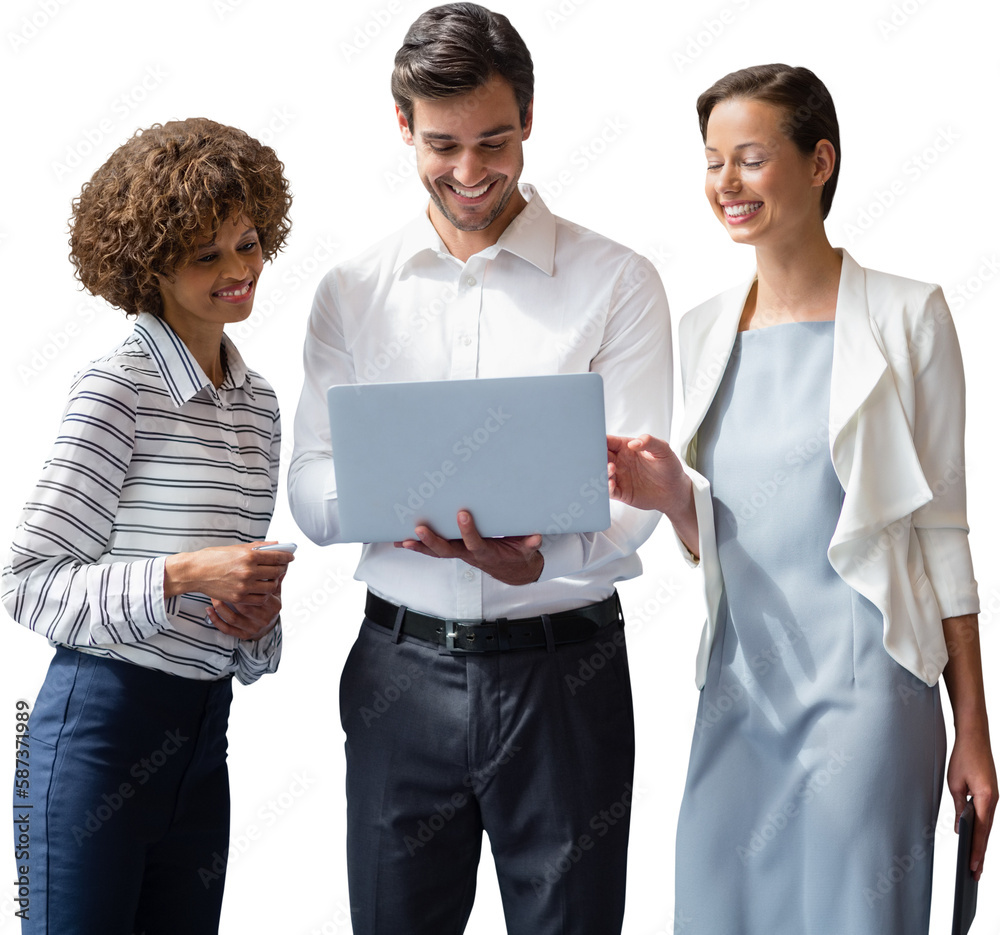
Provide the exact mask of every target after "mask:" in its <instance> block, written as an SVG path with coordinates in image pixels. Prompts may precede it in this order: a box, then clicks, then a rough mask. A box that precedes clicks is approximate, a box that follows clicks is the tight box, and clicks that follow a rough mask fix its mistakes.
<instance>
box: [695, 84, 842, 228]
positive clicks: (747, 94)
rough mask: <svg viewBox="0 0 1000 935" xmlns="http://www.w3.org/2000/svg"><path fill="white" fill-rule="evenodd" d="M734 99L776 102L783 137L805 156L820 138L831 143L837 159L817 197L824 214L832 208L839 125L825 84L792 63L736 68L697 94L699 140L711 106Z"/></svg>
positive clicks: (710, 111)
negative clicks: (781, 113) (783, 117)
mask: <svg viewBox="0 0 1000 935" xmlns="http://www.w3.org/2000/svg"><path fill="white" fill-rule="evenodd" d="M732 98H743V99H745V100H752V101H763V102H764V103H766V104H773V105H774V106H775V107H780V108H781V110H783V111H784V114H785V120H784V126H783V130H784V132H785V136H787V137H788V138H789V139H790V140H791V141H792V142H793V143H794V144H795V145H796V146H797V147H798V148H799V151H800V152H802V153H804V154H806V155H812V153H813V152H814V151H815V149H816V144H817V143H818V142H819V141H820V140H829V141H830V142H831V143H832V144H833V148H834V151H835V153H836V160H835V161H834V163H833V172H832V174H831V175H830V178H828V179H827V181H826V185H824V186H823V197H822V199H821V201H820V205H821V207H822V211H823V218H824V219H825V218H826V216H827V215H828V214H829V213H830V205H831V204H833V195H834V192H836V190H837V176H838V175H839V174H840V125H839V124H838V123H837V111H836V109H835V108H834V106H833V98H832V97H831V96H830V92H829V91H827V89H826V85H825V84H823V82H822V81H820V80H819V78H817V77H816V76H815V75H814V74H813V73H812V72H811V71H810V70H809V69H808V68H792V67H791V66H790V65H781V64H777V65H755V66H753V67H752V68H743V69H741V70H740V71H734V72H732V73H731V74H728V75H726V77H725V78H720V79H719V80H718V81H716V82H715V84H713V85H712V87H710V88H709V89H708V90H707V91H705V92H704V93H703V94H702V95H701V97H699V98H698V125H699V126H700V127H701V138H702V141H704V140H705V136H706V133H707V132H708V117H709V114H711V113H712V108H713V107H715V105H716V104H719V103H721V102H722V101H727V100H731V99H732Z"/></svg>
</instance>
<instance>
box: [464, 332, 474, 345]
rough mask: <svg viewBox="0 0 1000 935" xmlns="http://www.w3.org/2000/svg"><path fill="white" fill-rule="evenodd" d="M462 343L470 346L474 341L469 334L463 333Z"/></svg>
mask: <svg viewBox="0 0 1000 935" xmlns="http://www.w3.org/2000/svg"><path fill="white" fill-rule="evenodd" d="M462 343H463V344H464V345H465V346H466V347H468V346H469V345H470V344H471V343H472V338H471V337H470V336H469V335H467V334H463V335H462Z"/></svg>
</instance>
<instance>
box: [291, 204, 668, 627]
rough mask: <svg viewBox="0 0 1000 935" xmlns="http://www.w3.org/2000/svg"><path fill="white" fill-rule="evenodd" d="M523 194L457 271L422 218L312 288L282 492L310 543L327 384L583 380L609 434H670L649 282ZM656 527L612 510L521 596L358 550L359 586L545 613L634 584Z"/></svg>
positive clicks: (657, 304) (617, 248)
mask: <svg viewBox="0 0 1000 935" xmlns="http://www.w3.org/2000/svg"><path fill="white" fill-rule="evenodd" d="M520 188H521V192H522V194H523V195H524V197H525V198H526V199H527V201H528V204H527V205H526V207H525V208H523V209H522V211H521V213H520V215H518V217H517V218H515V220H514V221H513V222H512V223H511V224H510V226H509V227H508V228H507V229H506V230H505V231H504V233H503V234H502V235H501V237H500V239H499V240H498V241H497V243H496V244H494V245H493V246H491V247H488V248H487V249H485V250H483V251H481V252H480V253H477V254H475V255H474V256H472V257H470V258H469V259H468V261H466V262H465V263H463V262H461V261H460V260H459V259H457V258H456V257H455V256H453V255H452V254H450V253H449V252H448V250H447V248H446V247H445V246H444V244H443V243H442V241H441V238H440V237H439V236H438V234H437V232H436V231H435V229H434V227H433V225H432V224H431V222H430V220H429V219H428V217H427V215H426V213H425V214H423V215H421V216H420V217H418V218H417V219H416V220H415V221H414V222H413V223H411V224H409V225H408V226H407V227H404V228H403V229H402V230H401V231H399V232H397V233H396V234H394V235H392V236H391V237H389V238H387V239H386V240H384V241H382V242H381V243H379V244H377V245H376V246H374V247H373V248H371V249H370V250H368V251H366V252H365V253H363V254H361V255H360V256H358V257H356V258H355V259H353V260H350V261H348V262H345V263H343V264H341V265H339V266H337V267H335V268H334V269H333V270H331V271H330V272H329V273H328V274H327V275H326V277H325V278H324V279H323V281H322V282H321V283H320V286H319V288H318V289H317V291H316V297H315V300H314V303H313V308H312V314H311V316H310V319H309V326H308V332H307V335H306V341H305V352H304V356H305V362H304V366H305V382H304V385H303V389H302V397H301V399H300V400H299V407H298V411H297V412H296V416H295V448H294V452H293V456H292V463H291V468H290V470H289V478H288V485H289V487H288V489H289V500H290V503H291V508H292V513H293V515H294V516H295V519H296V521H297V522H298V524H299V526H300V528H301V529H302V531H303V532H304V533H305V534H306V535H307V536H309V538H310V539H312V540H313V541H314V542H317V543H319V544H321V545H326V544H329V543H333V542H338V541H340V539H339V532H340V530H339V523H338V513H337V491H336V485H335V481H334V473H333V462H332V457H331V452H330V427H329V422H328V417H327V403H326V390H327V388H328V387H329V386H331V385H333V384H343V383H382V382H400V381H408V380H460V379H469V378H475V377H510V376H533V375H539V374H552V373H580V372H586V371H594V372H596V373H600V374H601V376H602V377H603V380H604V393H605V413H606V420H607V427H608V431H609V432H610V433H612V434H621V435H637V434H640V433H642V432H651V433H653V434H654V435H658V436H660V437H666V435H667V434H668V432H669V426H670V412H671V391H672V385H673V384H672V369H671V347H670V319H669V312H668V309H667V300H666V296H665V294H664V292H663V285H662V283H661V282H660V278H659V276H658V274H657V272H656V270H655V268H654V267H653V266H652V264H651V263H649V262H648V261H647V260H645V259H643V258H642V257H640V256H638V255H637V254H635V253H633V252H632V251H630V250H628V249H626V248H625V247H622V246H621V245H619V244H617V243H614V242H613V241H611V240H608V239H607V238H605V237H601V236H600V235H598V234H595V233H593V232H591V231H588V230H586V229H584V228H582V227H579V226H577V225H575V224H571V223H569V222H568V221H564V220H563V219H561V218H557V217H555V216H553V215H552V214H551V212H549V210H548V208H546V206H545V205H544V203H543V202H542V200H541V198H540V197H539V196H538V195H537V194H535V191H534V189H533V188H532V187H531V186H528V185H521V187H520ZM364 442H365V440H364V438H360V437H359V438H358V444H359V445H363V444H364ZM525 456H526V457H530V453H526V455H525ZM401 457H405V453H401ZM658 516H659V514H658V513H656V512H643V511H639V510H635V509H632V508H630V507H625V506H623V505H621V504H620V503H612V505H611V517H612V521H611V527H610V528H609V529H608V530H606V531H605V532H600V533H586V534H567V535H561V536H547V537H545V539H544V540H543V543H542V547H541V552H542V555H543V557H544V559H545V565H544V568H543V571H542V575H541V578H540V579H539V580H538V581H536V582H534V583H532V584H528V585H522V586H517V587H515V586H511V585H506V584H503V583H501V582H499V581H497V580H496V579H494V578H491V577H490V576H489V575H486V574H484V573H483V572H481V571H479V570H478V569H476V568H473V567H471V566H470V565H467V564H466V563H464V562H462V561H459V560H457V559H436V558H432V557H429V556H425V555H420V554H417V553H414V552H410V551H408V550H405V549H397V548H395V547H394V546H393V545H392V543H369V544H366V545H365V546H364V548H363V550H362V555H361V561H360V563H359V565H358V569H357V573H356V575H355V577H356V578H358V579H359V580H361V581H364V582H366V583H367V584H368V586H369V588H370V589H371V590H372V591H373V592H375V593H376V594H378V595H379V596H381V597H384V598H385V599H387V600H390V601H392V602H394V603H397V604H405V605H406V606H407V607H410V608H412V609H414V610H417V611H421V612H423V613H429V614H434V615H436V616H440V617H455V618H464V619H487V620H491V619H495V618H497V617H500V616H506V617H511V618H515V617H523V616H533V615H536V614H539V613H546V612H547V613H554V612H556V611H559V610H568V609H571V608H574V607H579V606H582V605H584V604H588V603H591V602H594V601H599V600H602V599H604V598H606V597H608V596H610V594H611V592H612V588H613V583H614V582H615V581H618V580H621V579H624V578H632V577H634V576H636V575H638V574H639V573H640V572H641V570H642V565H641V563H640V561H639V558H638V556H637V555H636V554H635V550H636V548H637V547H638V546H639V545H640V544H641V543H642V542H643V541H644V540H645V539H646V538H647V537H648V536H649V534H650V533H651V532H652V530H653V527H654V526H655V525H656V521H657V518H658ZM533 531H534V530H530V529H526V530H524V532H525V533H526V534H527V533H531V532H533Z"/></svg>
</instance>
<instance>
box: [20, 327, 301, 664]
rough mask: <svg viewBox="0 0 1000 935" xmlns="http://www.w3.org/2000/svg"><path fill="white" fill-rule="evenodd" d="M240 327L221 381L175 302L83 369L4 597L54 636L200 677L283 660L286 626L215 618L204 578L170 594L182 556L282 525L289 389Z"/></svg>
mask: <svg viewBox="0 0 1000 935" xmlns="http://www.w3.org/2000/svg"><path fill="white" fill-rule="evenodd" d="M223 341H224V342H225V348H226V354H227V362H228V373H227V374H226V379H225V381H224V382H223V384H222V385H221V386H220V387H219V388H218V389H216V388H215V387H214V386H213V385H212V382H211V381H210V380H209V379H208V377H207V376H206V375H205V373H204V371H202V369H201V367H200V366H199V365H198V363H197V361H195V359H194V357H193V356H192V355H191V352H190V351H189V350H188V349H187V347H186V346H185V345H184V343H183V341H181V339H180V338H179V337H178V336H177V334H176V333H175V332H174V331H173V329H171V328H170V326H169V325H167V324H166V323H165V322H164V321H163V320H162V319H161V318H158V317H157V316H155V315H150V314H148V313H143V314H141V315H140V316H139V317H138V319H137V321H136V323H135V330H134V331H133V333H132V335H131V336H130V337H129V338H128V339H127V340H126V341H125V342H123V343H122V344H121V345H120V346H119V347H118V348H116V349H115V350H114V351H113V352H112V353H111V354H109V355H108V356H107V357H104V358H101V359H100V360H98V361H94V363H92V364H91V365H90V367H89V368H88V369H86V370H84V371H83V372H82V373H80V374H79V375H78V376H77V377H76V380H75V381H74V384H73V388H72V390H71V392H70V399H69V403H68V404H67V407H66V412H65V414H64V416H63V421H62V426H61V427H60V430H59V435H58V437H57V438H56V443H55V447H54V449H53V451H52V455H51V457H50V458H49V460H48V461H46V463H45V467H44V469H43V471H42V476H41V479H40V480H39V482H38V486H37V487H36V488H35V491H34V493H33V494H32V496H31V499H30V500H29V501H28V503H27V505H26V506H25V509H24V513H23V514H22V516H21V521H20V523H19V524H18V527H17V531H16V533H15V537H14V543H13V546H12V547H11V555H10V559H9V561H8V563H7V565H6V567H5V568H4V576H3V600H4V604H5V605H6V607H7V610H8V611H9V612H10V614H11V616H12V617H14V619H15V620H17V621H18V622H19V623H22V624H24V626H26V627H29V628H30V629H32V630H35V631H37V632H38V633H41V634H42V635H44V636H46V637H48V639H49V640H51V641H52V642H53V643H58V644H61V645H63V646H68V647H71V648H73V649H76V650H79V651H81V652H86V653H93V654H95V655H99V656H106V657H110V658H112V659H121V660H125V661H128V662H132V663H135V664H137V665H140V666H145V667H146V668H151V669H158V670H160V671H163V672H169V673H171V674H173V675H181V676H186V677H187V678H193V679H217V678H221V677H222V676H225V675H229V674H231V673H235V674H236V676H237V677H238V678H239V680H240V681H241V682H244V683H249V682H253V681H255V680H256V679H258V678H259V677H260V676H261V675H262V674H263V673H265V672H273V671H274V670H275V669H276V668H277V666H278V658H279V656H280V652H281V630H280V626H278V627H275V629H274V630H272V631H271V632H270V633H269V634H267V635H266V636H265V637H263V638H262V639H260V640H258V641H256V642H254V641H243V640H239V639H237V638H236V637H233V636H227V635H226V634H224V633H221V632H220V631H219V630H217V629H215V627H213V626H212V625H211V624H210V623H209V622H208V620H207V619H206V617H205V611H206V609H207V607H208V605H209V601H208V598H207V597H205V596H204V595H203V594H194V593H192V594H182V595H179V596H178V597H174V598H170V599H164V595H163V567H164V563H165V561H166V556H167V555H170V554H173V553H175V552H189V551H194V550H196V549H201V548H205V547H207V546H217V545H233V544H236V543H239V542H253V541H255V540H258V539H263V538H265V536H266V535H267V527H268V524H269V522H270V520H271V512H272V510H273V509H274V498H275V491H276V487H277V481H278V453H279V448H280V443H281V428H280V420H279V416H278V401H277V398H276V397H275V394H274V390H273V389H271V387H270V385H269V384H268V383H267V382H266V381H265V380H264V379H263V378H262V377H261V376H260V375H259V374H257V373H255V372H253V371H252V370H248V369H247V367H246V365H245V364H244V363H243V359H242V358H241V357H240V354H239V352H238V351H237V350H236V348H235V346H234V345H233V344H232V342H230V341H229V339H228V338H223Z"/></svg>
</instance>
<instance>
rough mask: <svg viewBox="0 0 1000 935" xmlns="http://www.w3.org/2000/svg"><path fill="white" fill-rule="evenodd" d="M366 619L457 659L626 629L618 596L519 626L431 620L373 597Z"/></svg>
mask: <svg viewBox="0 0 1000 935" xmlns="http://www.w3.org/2000/svg"><path fill="white" fill-rule="evenodd" d="M400 614H402V619H401V620H400V619H399V617H400ZM365 616H366V617H367V618H368V619H369V620H371V621H372V623H375V624H378V626H380V627H385V629H387V630H392V631H393V633H395V634H397V636H398V635H399V634H403V635H404V636H414V637H416V638H417V639H420V640H426V641H427V642H428V643H434V644H436V645H437V646H440V647H441V648H442V650H443V651H444V652H452V653H490V652H505V651H507V650H512V649H537V648H539V647H547V648H548V649H550V650H551V649H553V648H554V647H555V646H558V645H560V644H562V643H579V642H581V641H582V640H586V639H589V638H590V637H591V636H593V635H594V634H595V633H596V632H597V631H598V630H600V629H601V628H602V627H606V626H607V625H608V624H611V623H618V624H620V625H624V618H623V617H622V612H621V603H620V602H619V600H618V592H617V591H616V592H615V593H614V594H612V595H611V597H609V598H607V599H606V600H603V601H598V602H597V603H596V604H587V605H586V606H585V607H577V608H575V609H574V610H561V611H559V612H558V613H554V614H542V615H541V616H538V617H519V618H515V619H514V620H508V619H507V618H506V617H500V618H499V619H497V620H452V619H449V618H446V617H432V616H431V615H430V614H420V613H417V612H416V611H413V610H408V609H406V608H404V607H398V606H397V605H396V604H393V603H391V602H390V601H386V600H383V599H382V598H381V597H378V596H377V595H375V594H372V592H371V591H369V592H368V599H367V600H366V601H365ZM546 621H547V622H548V627H546ZM546 629H547V630H548V633H546Z"/></svg>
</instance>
